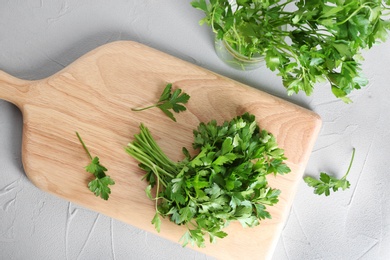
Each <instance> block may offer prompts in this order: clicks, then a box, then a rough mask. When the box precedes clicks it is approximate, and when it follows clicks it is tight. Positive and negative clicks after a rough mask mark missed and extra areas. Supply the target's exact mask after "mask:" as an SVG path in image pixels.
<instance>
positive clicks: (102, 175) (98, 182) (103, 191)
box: [76, 132, 115, 200]
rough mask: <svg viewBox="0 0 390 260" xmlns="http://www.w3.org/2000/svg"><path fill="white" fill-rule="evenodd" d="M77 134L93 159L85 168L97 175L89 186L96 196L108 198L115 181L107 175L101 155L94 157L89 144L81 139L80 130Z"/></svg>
mask: <svg viewBox="0 0 390 260" xmlns="http://www.w3.org/2000/svg"><path fill="white" fill-rule="evenodd" d="M76 135H77V138H78V139H79V141H80V143H81V144H82V146H83V148H84V150H85V152H86V153H87V155H88V157H89V158H90V159H91V163H90V164H88V165H87V166H86V167H85V170H86V171H87V172H89V173H92V174H93V175H94V176H95V179H94V180H92V181H90V182H89V183H88V188H89V190H90V191H92V192H93V193H94V194H95V196H97V197H99V196H100V197H101V198H102V199H104V200H108V198H109V196H110V194H111V189H110V188H109V185H114V184H115V181H114V180H113V179H111V177H110V176H108V175H106V171H107V168H106V167H104V166H103V165H101V164H100V161H99V157H97V156H96V157H94V158H92V156H91V154H90V152H89V150H88V148H87V146H86V145H85V143H84V141H83V140H82V139H81V136H80V135H79V133H78V132H76Z"/></svg>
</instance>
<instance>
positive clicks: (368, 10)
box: [191, 0, 390, 103]
mask: <svg viewBox="0 0 390 260" xmlns="http://www.w3.org/2000/svg"><path fill="white" fill-rule="evenodd" d="M191 4H192V6H193V7H194V8H196V9H199V10H201V11H203V12H204V14H205V17H204V18H203V19H202V20H201V21H200V24H204V23H206V24H207V25H209V26H210V27H211V28H212V30H213V31H214V33H215V34H216V37H217V38H218V39H221V40H224V41H225V42H226V43H227V44H229V45H230V46H231V47H232V48H233V49H234V50H236V51H237V52H239V53H240V54H242V55H244V56H247V57H249V58H251V57H254V56H256V55H260V56H264V57H265V61H266V65H267V67H268V68H269V69H270V70H272V71H278V72H279V73H278V75H279V76H281V78H282V82H283V85H284V86H285V88H286V89H287V93H288V94H289V95H291V94H293V93H298V92H299V91H303V92H305V94H306V95H310V94H311V93H312V92H313V89H314V85H315V84H316V83H319V82H324V81H328V82H329V83H330V87H331V90H332V92H333V94H334V95H335V96H336V97H337V98H340V99H342V100H343V101H344V102H347V103H348V102H351V100H350V99H349V98H348V97H347V96H348V94H350V93H351V91H353V90H356V89H360V88H361V87H363V86H365V85H367V83H368V81H367V79H366V78H365V77H364V76H363V75H362V66H361V62H362V61H363V60H364V59H363V57H362V55H361V52H362V50H364V49H369V48H371V47H372V46H373V45H374V44H376V43H378V42H384V41H385V40H386V39H387V38H388V30H389V29H390V22H389V20H388V15H389V10H390V8H389V5H390V1H389V0H371V1H362V0H349V1H339V0H317V1H304V0H267V1H259V0H237V1H230V0H209V1H206V0H194V1H192V2H191ZM294 5H295V6H294Z"/></svg>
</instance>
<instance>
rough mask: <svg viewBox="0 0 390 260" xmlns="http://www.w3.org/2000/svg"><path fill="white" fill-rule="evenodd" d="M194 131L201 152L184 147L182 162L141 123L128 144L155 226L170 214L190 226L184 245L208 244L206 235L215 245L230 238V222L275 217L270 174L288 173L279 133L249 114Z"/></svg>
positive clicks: (246, 222) (275, 195) (252, 222)
mask: <svg viewBox="0 0 390 260" xmlns="http://www.w3.org/2000/svg"><path fill="white" fill-rule="evenodd" d="M193 133H194V142H193V148H194V149H195V150H196V151H198V153H197V154H196V155H194V156H191V155H190V153H189V151H188V150H187V149H186V148H183V155H184V159H183V160H182V161H179V162H174V161H172V160H171V159H169V158H168V157H167V156H166V154H165V153H164V152H163V151H162V150H161V148H160V147H159V146H158V145H157V143H156V142H155V140H154V139H153V137H152V135H151V133H150V132H149V130H148V128H147V127H145V126H144V125H142V124H141V126H140V133H139V134H136V135H135V136H134V138H135V140H134V141H133V142H131V143H129V144H128V146H127V147H126V152H127V153H128V154H129V155H130V156H132V157H133V158H135V159H136V160H137V161H139V162H140V164H139V166H140V168H141V169H143V170H145V171H146V174H145V176H144V178H145V179H146V181H147V182H148V183H149V185H148V186H147V188H146V190H145V191H146V195H147V196H148V197H149V198H150V199H153V200H154V201H155V208H156V213H155V215H154V217H153V219H152V224H154V226H155V228H156V230H157V231H160V228H161V217H163V218H165V217H168V218H169V219H170V220H171V221H172V222H174V223H175V224H177V225H184V226H185V227H186V228H187V232H186V233H185V234H184V235H183V237H182V238H181V242H182V243H183V246H185V245H187V244H192V245H197V246H198V247H204V246H205V237H207V236H208V238H209V240H210V242H211V243H214V242H216V240H217V239H218V238H224V237H226V236H227V233H226V232H225V231H223V229H224V228H225V227H226V226H227V225H228V224H229V223H230V222H231V221H239V222H240V223H241V224H242V226H244V227H254V226H257V225H259V224H260V221H261V220H262V219H266V218H271V215H270V213H269V212H268V210H267V207H268V206H272V205H274V204H276V203H277V202H278V200H279V199H278V196H279V194H280V190H278V189H273V188H271V187H269V185H268V181H267V178H266V176H267V175H269V174H272V175H277V174H286V173H288V172H290V168H289V167H288V166H287V165H286V164H285V163H284V160H285V159H286V158H285V157H284V151H283V150H282V149H280V148H278V145H277V143H276V140H275V137H274V136H273V135H272V134H270V133H268V132H267V131H266V130H260V128H259V126H258V125H257V122H256V120H255V116H254V115H250V114H249V113H245V114H244V115H242V116H238V117H236V118H234V119H232V120H231V121H226V122H224V123H223V124H222V125H217V123H216V121H215V120H213V121H211V122H209V123H207V124H205V123H201V124H200V125H199V126H198V128H197V129H196V130H194V132H193ZM154 187H155V188H156V190H155V196H153V195H152V189H153V188H154Z"/></svg>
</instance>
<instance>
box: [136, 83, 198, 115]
mask: <svg viewBox="0 0 390 260" xmlns="http://www.w3.org/2000/svg"><path fill="white" fill-rule="evenodd" d="M189 99H190V96H189V95H188V94H187V93H184V92H182V90H181V89H176V90H175V91H173V92H172V84H171V83H168V84H167V85H166V87H165V88H164V90H163V92H162V93H161V96H160V99H159V100H158V102H157V103H156V104H154V105H151V106H148V107H145V108H133V109H132V110H133V111H142V110H146V109H149V108H152V107H158V108H160V109H161V111H163V112H164V114H165V115H167V116H168V117H169V118H170V119H172V120H173V121H175V122H176V118H175V116H174V115H173V113H172V112H171V111H170V110H171V109H172V110H173V111H174V112H176V113H180V112H182V111H185V110H186V109H187V108H186V107H185V106H184V104H186V103H187V102H188V100H189Z"/></svg>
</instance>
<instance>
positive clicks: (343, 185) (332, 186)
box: [303, 148, 355, 196]
mask: <svg viewBox="0 0 390 260" xmlns="http://www.w3.org/2000/svg"><path fill="white" fill-rule="evenodd" d="M354 157H355V148H353V151H352V158H351V161H350V163H349V167H348V170H347V172H346V173H345V174H344V176H343V177H342V178H341V179H337V178H336V177H333V176H330V175H328V174H327V173H325V172H321V173H320V179H319V180H317V179H315V178H313V177H310V176H307V177H305V178H304V179H303V180H304V181H305V182H306V183H307V185H308V186H309V187H313V188H314V194H318V195H322V194H325V196H329V195H330V192H331V191H332V190H333V191H334V192H336V191H338V190H339V189H342V190H346V189H348V188H349V187H350V186H351V184H350V183H349V181H348V180H347V176H348V174H349V171H350V170H351V167H352V163H353V159H354Z"/></svg>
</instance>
